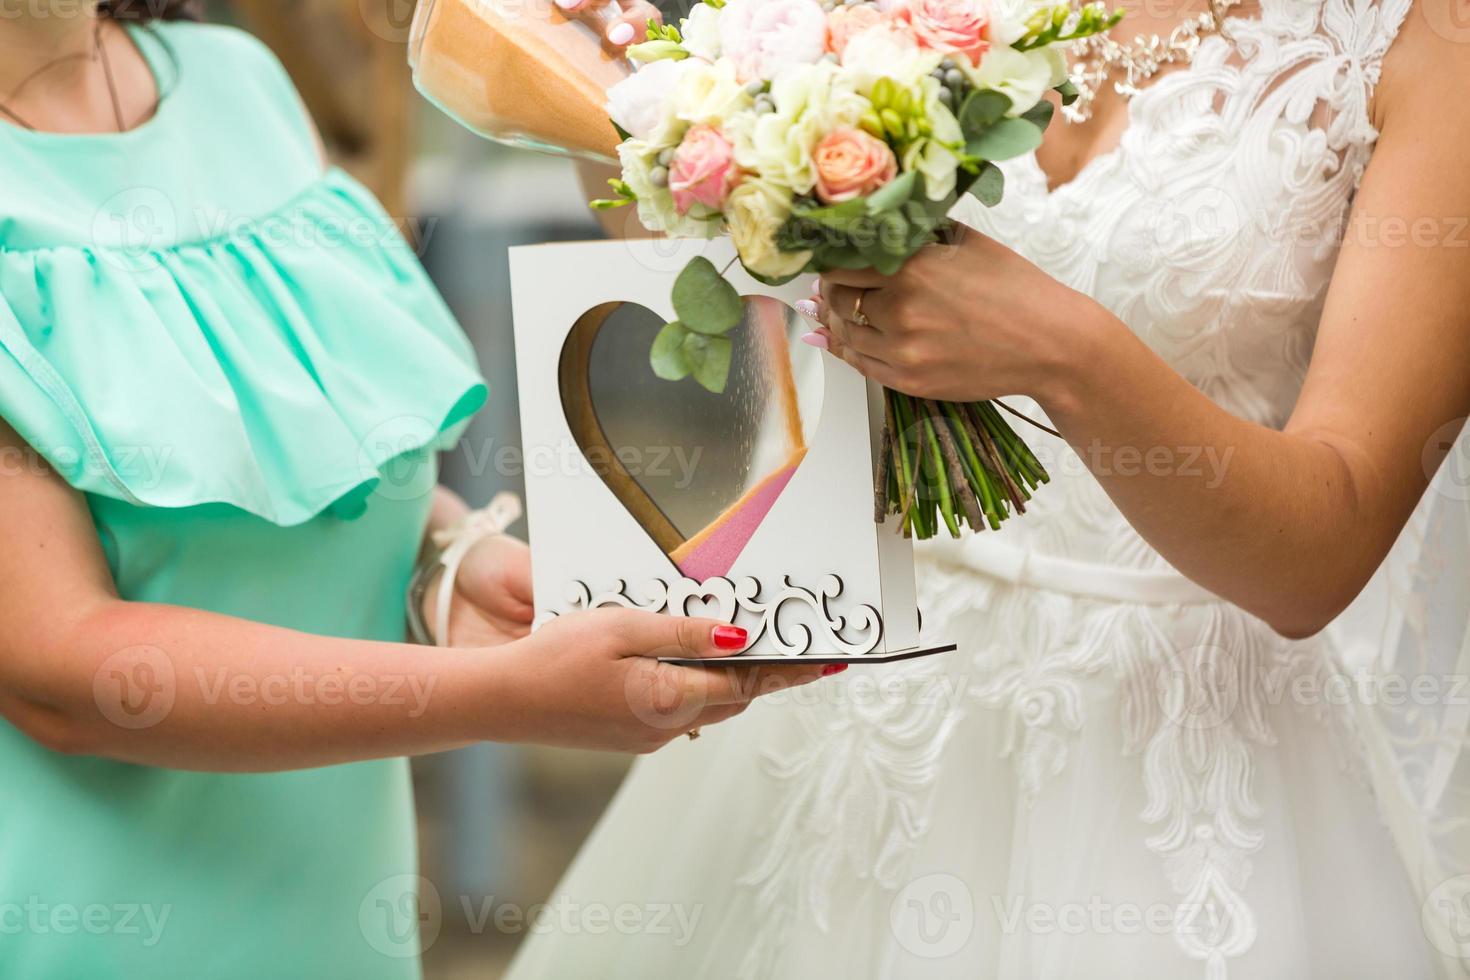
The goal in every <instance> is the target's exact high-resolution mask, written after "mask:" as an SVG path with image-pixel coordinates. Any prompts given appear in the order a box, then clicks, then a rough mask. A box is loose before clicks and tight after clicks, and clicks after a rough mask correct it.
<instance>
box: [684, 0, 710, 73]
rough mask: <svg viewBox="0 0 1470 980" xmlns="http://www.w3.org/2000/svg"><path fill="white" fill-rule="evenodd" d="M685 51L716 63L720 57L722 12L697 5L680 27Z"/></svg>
mask: <svg viewBox="0 0 1470 980" xmlns="http://www.w3.org/2000/svg"><path fill="white" fill-rule="evenodd" d="M679 33H680V34H682V35H683V37H684V50H685V51H688V52H689V53H690V54H692V55H694V57H696V58H703V59H704V60H705V61H714V60H715V59H716V58H718V57H719V56H720V12H719V11H718V10H716V9H715V8H714V7H711V6H710V5H709V4H707V3H696V4H695V5H694V9H693V10H691V11H689V16H688V17H685V18H684V23H683V24H681V25H679Z"/></svg>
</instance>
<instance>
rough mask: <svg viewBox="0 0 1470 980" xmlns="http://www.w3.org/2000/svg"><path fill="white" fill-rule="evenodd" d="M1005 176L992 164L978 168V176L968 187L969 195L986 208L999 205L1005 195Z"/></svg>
mask: <svg viewBox="0 0 1470 980" xmlns="http://www.w3.org/2000/svg"><path fill="white" fill-rule="evenodd" d="M1005 191H1006V175H1005V174H1003V173H1001V170H1000V168H999V167H997V166H996V165H995V164H993V163H986V164H984V165H983V166H981V168H980V175H979V176H978V177H976V178H975V182H974V183H973V184H971V185H970V193H971V194H974V195H975V197H976V199H978V200H979V201H980V203H981V204H983V205H985V206H986V207H987V208H993V207H995V206H996V205H997V204H999V203H1000V199H1001V198H1002V197H1003V196H1004V195H1005Z"/></svg>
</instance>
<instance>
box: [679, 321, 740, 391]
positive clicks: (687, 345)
mask: <svg viewBox="0 0 1470 980" xmlns="http://www.w3.org/2000/svg"><path fill="white" fill-rule="evenodd" d="M681 349H682V351H683V353H684V357H685V358H686V359H687V361H688V362H689V367H690V368H691V369H692V370H693V372H694V380H695V381H698V382H699V383H700V385H701V386H702V387H703V388H704V389H705V390H706V391H712V392H714V393H715V394H719V393H720V392H722V391H724V390H725V383H726V382H727V381H728V380H729V378H730V356H731V353H732V352H733V351H734V345H733V344H731V343H730V338H729V337H709V336H706V335H704V334H698V333H690V334H688V335H687V336H685V338H684V343H683V344H682V346H681Z"/></svg>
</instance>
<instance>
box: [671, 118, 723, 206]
mask: <svg viewBox="0 0 1470 980" xmlns="http://www.w3.org/2000/svg"><path fill="white" fill-rule="evenodd" d="M736 173H737V171H736V169H735V160H734V151H733V150H732V149H731V147H730V141H729V140H727V139H725V137H724V135H723V134H722V133H721V132H720V131H719V130H718V129H715V128H714V127H713V126H694V127H691V128H690V130H689V132H687V133H685V134H684V141H683V142H682V143H680V144H679V148H678V149H677V150H675V151H674V159H673V160H671V161H670V162H669V192H670V193H671V194H673V195H674V208H675V209H676V210H678V212H679V213H680V214H688V213H689V209H690V208H692V207H694V205H696V204H703V205H704V206H705V207H707V208H710V209H712V210H715V211H718V210H720V206H721V205H722V204H724V203H725V195H726V194H728V193H730V187H731V186H732V185H733V184H734V182H735V176H736Z"/></svg>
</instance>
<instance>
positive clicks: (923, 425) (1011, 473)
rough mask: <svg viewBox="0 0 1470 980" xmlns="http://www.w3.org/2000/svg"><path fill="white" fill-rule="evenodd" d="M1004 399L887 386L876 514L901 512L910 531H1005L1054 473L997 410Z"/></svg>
mask: <svg viewBox="0 0 1470 980" xmlns="http://www.w3.org/2000/svg"><path fill="white" fill-rule="evenodd" d="M997 405H1000V408H1005V406H1004V405H1001V404H1000V403H998V402H971V403H960V402H936V401H933V400H931V399H928V398H915V397H914V396H912V395H904V394H900V393H899V392H896V391H893V390H891V389H887V390H885V391H884V420H883V438H882V443H883V446H882V451H881V452H880V453H879V454H878V467H877V472H876V476H875V479H874V484H873V489H874V510H873V517H874V520H877V521H880V522H881V521H883V520H884V519H886V518H887V517H888V516H889V515H900V516H901V517H902V527H903V533H904V536H905V537H917V538H919V539H920V540H924V539H926V538H932V537H934V536H936V535H937V534H938V533H939V529H940V527H941V526H943V527H944V528H945V529H946V530H948V531H949V533H950V535H951V536H952V537H956V538H957V537H959V536H960V527H961V525H962V524H964V525H968V526H969V527H970V529H971V530H974V531H979V530H982V529H984V528H986V527H989V528H990V529H991V530H999V529H1000V525H1001V522H1002V521H1004V520H1005V519H1006V518H1007V517H1009V516H1011V515H1012V514H1024V513H1025V512H1026V501H1028V500H1030V499H1031V493H1032V491H1034V490H1035V489H1036V488H1037V487H1038V486H1040V485H1041V484H1043V483H1046V482H1047V481H1048V480H1049V479H1050V477H1049V476H1048V474H1047V472H1046V468H1045V467H1044V466H1042V465H1041V461H1040V460H1038V459H1037V458H1036V456H1035V454H1034V453H1032V452H1031V449H1030V448H1029V447H1028V446H1027V445H1026V443H1025V442H1024V441H1022V439H1021V437H1020V436H1018V435H1016V433H1015V430H1013V429H1012V428H1011V426H1010V424H1009V423H1008V422H1007V421H1006V420H1005V418H1004V417H1003V416H1002V415H1001V414H1000V410H999V409H998V408H997Z"/></svg>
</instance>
